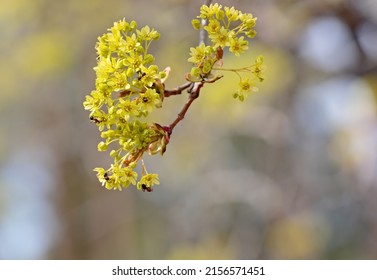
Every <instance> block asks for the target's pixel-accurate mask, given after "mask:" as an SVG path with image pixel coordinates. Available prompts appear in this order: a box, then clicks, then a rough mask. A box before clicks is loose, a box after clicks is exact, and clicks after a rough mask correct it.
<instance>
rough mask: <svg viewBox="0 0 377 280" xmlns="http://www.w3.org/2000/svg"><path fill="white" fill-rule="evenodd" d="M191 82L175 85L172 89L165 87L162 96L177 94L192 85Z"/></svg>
mask: <svg viewBox="0 0 377 280" xmlns="http://www.w3.org/2000/svg"><path fill="white" fill-rule="evenodd" d="M192 84H193V83H192V82H187V83H185V84H183V85H181V86H179V87H176V88H174V89H170V90H168V89H165V91H164V97H169V96H172V95H178V94H181V93H182V91H184V90H185V89H189V88H190V87H191V86H192Z"/></svg>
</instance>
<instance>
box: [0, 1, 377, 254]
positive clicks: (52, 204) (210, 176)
mask: <svg viewBox="0 0 377 280" xmlns="http://www.w3.org/2000/svg"><path fill="white" fill-rule="evenodd" d="M203 2H204V1H200V0H195V1H191V0H155V1H147V0H106V1H104V0H90V1H89V0H81V1H76V0H66V1H47V0H34V1H27V0H16V1H11V0H0V6H1V8H0V34H1V40H0V60H1V63H0V259H376V258H377V217H376V213H377V203H376V201H377V172H376V171H377V149H376V144H377V115H376V113H377V107H376V104H377V103H376V97H377V2H376V1H375V0H358V1H356V0H354V1H351V0H349V1H347V0H343V1H342V0H318V1H310V0H275V1H272V0H271V1H265V0H247V1H246V0H244V1H242V0H239V1H219V3H220V4H223V5H229V6H235V7H236V8H237V9H241V10H243V11H245V12H252V13H253V15H255V16H257V17H258V23H257V27H256V30H257V32H258V35H257V37H256V38H255V39H254V40H253V41H252V42H251V44H250V50H249V52H248V54H247V55H243V56H242V58H240V59H234V58H233V57H232V56H228V55H226V54H225V57H224V62H225V66H229V67H233V66H237V65H245V63H246V64H250V62H251V61H253V60H254V58H255V57H256V56H257V55H258V54H263V55H264V56H265V61H266V65H267V70H266V77H267V79H266V81H265V83H264V84H263V85H262V86H261V87H260V91H259V92H258V93H255V94H254V95H253V96H251V97H249V98H248V99H247V100H246V101H245V102H244V103H240V102H239V101H236V100H234V99H233V98H232V93H233V91H234V86H235V85H234V83H235V82H237V79H236V76H232V74H231V73H230V74H229V75H227V77H226V78H224V79H222V80H220V81H218V82H217V83H216V84H214V85H208V86H206V87H205V88H204V89H203V91H202V94H201V96H200V98H199V99H198V100H196V102H195V103H194V104H193V106H192V107H191V108H190V110H189V111H188V113H187V115H186V118H185V120H184V121H183V122H182V123H180V125H179V126H178V127H177V128H176V130H175V132H174V134H173V136H172V141H171V143H170V144H169V145H168V149H167V152H166V153H165V155H164V156H163V157H160V156H154V157H145V161H146V164H147V167H148V170H149V171H150V172H156V173H158V174H159V175H160V181H161V185H160V186H156V187H155V190H154V192H152V193H143V192H140V191H137V190H136V189H135V188H130V189H127V190H125V191H122V192H119V191H107V190H106V189H104V188H103V187H102V186H101V185H100V183H99V182H98V181H97V178H96V176H95V173H94V172H93V171H92V170H93V168H95V167H97V166H103V167H107V166H108V165H109V164H110V159H109V156H108V154H107V153H99V152H98V151H97V143H98V142H99V141H100V138H99V133H98V129H97V127H96V126H95V125H94V124H92V123H90V121H89V118H88V112H87V111H84V109H83V106H82V102H83V101H84V99H85V95H86V94H88V93H90V91H91V90H92V89H93V88H94V81H95V75H94V71H93V70H92V68H93V67H94V66H95V64H96V53H95V50H94V45H95V43H96V40H97V37H98V36H100V35H102V34H103V33H104V32H106V29H107V28H109V27H110V26H112V24H113V22H114V21H117V20H119V19H122V18H123V17H125V18H126V19H127V20H136V21H137V22H138V24H139V27H141V26H143V25H147V24H148V25H149V26H151V27H154V28H155V29H157V30H158V31H159V32H160V33H161V38H160V40H159V41H158V42H156V43H155V44H154V45H153V47H152V53H153V54H154V55H155V57H156V60H157V61H156V62H157V64H158V65H159V66H160V68H161V69H164V68H165V67H166V66H170V67H171V68H172V72H171V74H170V77H169V80H168V81H167V87H168V88H173V87H175V86H177V85H180V84H182V83H183V82H184V78H183V76H184V73H185V72H186V71H188V70H189V69H190V64H189V63H188V62H187V58H188V53H189V48H190V47H191V46H194V45H196V44H197V42H198V33H197V32H196V31H194V30H193V29H192V27H191V19H192V18H194V17H196V15H198V11H199V7H200V6H201V4H203ZM186 99H187V96H186V95H185V94H184V95H182V96H175V97H170V98H168V99H166V100H165V101H164V106H165V107H166V108H164V110H162V111H161V112H157V113H156V115H155V118H156V119H157V120H158V121H159V122H160V123H162V124H168V123H171V122H172V121H173V120H174V119H175V117H176V114H177V113H178V112H179V110H180V109H181V107H182V105H183V103H184V102H185V101H186Z"/></svg>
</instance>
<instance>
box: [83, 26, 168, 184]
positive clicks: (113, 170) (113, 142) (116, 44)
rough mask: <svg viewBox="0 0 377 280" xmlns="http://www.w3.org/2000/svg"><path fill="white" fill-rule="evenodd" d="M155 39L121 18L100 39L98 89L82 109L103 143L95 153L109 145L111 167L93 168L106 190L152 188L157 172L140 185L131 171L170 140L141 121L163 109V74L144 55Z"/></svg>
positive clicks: (154, 34) (153, 33)
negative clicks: (110, 148) (142, 158)
mask: <svg viewBox="0 0 377 280" xmlns="http://www.w3.org/2000/svg"><path fill="white" fill-rule="evenodd" d="M159 37H160V35H159V33H158V32H157V31H155V30H153V29H150V28H149V27H148V26H145V27H143V28H142V29H140V30H139V29H137V24H136V23H135V22H134V21H132V22H130V23H128V22H127V21H125V19H123V20H121V21H118V22H116V23H114V26H113V27H111V28H110V29H109V30H108V32H107V33H105V34H104V35H102V36H101V37H99V38H98V42H97V45H96V50H97V54H98V58H97V66H96V67H95V68H94V70H95V72H96V89H95V90H93V91H92V92H91V93H90V95H87V96H86V100H85V102H84V107H85V109H86V110H89V111H90V119H91V120H92V121H93V122H94V123H95V124H96V125H97V126H98V128H99V130H100V131H101V137H102V138H103V139H104V141H101V142H100V143H99V144H98V150H99V151H106V150H108V148H109V147H113V149H112V150H111V151H110V156H111V157H112V158H113V159H114V163H113V164H112V165H111V167H110V168H109V169H107V170H105V169H104V168H95V171H96V172H97V176H98V179H99V180H100V182H101V183H102V184H103V185H104V186H105V187H106V188H107V189H118V190H122V188H127V187H128V186H129V185H137V186H138V188H139V189H142V185H146V186H147V187H148V188H151V187H152V185H154V184H158V183H159V182H158V176H157V174H148V173H147V172H145V174H143V176H142V178H141V179H140V181H139V182H141V183H140V184H138V183H137V177H138V175H137V173H136V172H135V171H134V169H135V167H136V165H137V162H138V161H139V160H140V159H141V157H142V155H143V153H144V152H146V151H148V152H149V153H150V154H155V153H158V152H160V153H163V152H164V151H165V146H166V143H167V139H168V135H167V132H166V131H165V130H164V129H163V128H162V127H161V126H159V125H158V124H148V123H146V122H143V121H141V118H143V117H146V116H147V115H148V114H149V113H151V112H152V111H153V110H154V109H156V108H160V107H161V106H162V100H163V97H164V88H163V82H164V80H165V79H166V77H167V73H166V72H164V71H159V69H158V67H157V66H156V65H154V64H152V63H153V62H154V57H153V56H152V55H151V54H149V53H148V49H149V46H150V44H151V42H152V41H154V40H157V39H158V38H159ZM151 178H152V179H151ZM143 182H146V183H143Z"/></svg>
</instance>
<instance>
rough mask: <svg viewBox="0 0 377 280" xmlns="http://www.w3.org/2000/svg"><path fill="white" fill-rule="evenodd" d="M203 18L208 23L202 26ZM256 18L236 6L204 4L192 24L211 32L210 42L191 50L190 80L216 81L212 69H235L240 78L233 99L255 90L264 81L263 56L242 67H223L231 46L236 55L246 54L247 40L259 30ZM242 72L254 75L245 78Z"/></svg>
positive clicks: (209, 33)
mask: <svg viewBox="0 0 377 280" xmlns="http://www.w3.org/2000/svg"><path fill="white" fill-rule="evenodd" d="M201 19H204V20H206V21H207V24H206V25H205V26H202V21H201ZM256 21H257V18H256V17H253V15H252V14H248V13H242V12H241V11H239V10H236V9H235V8H234V7H231V8H229V7H224V8H223V7H222V5H219V4H217V3H216V4H211V5H209V6H207V5H203V6H202V7H201V9H200V15H199V16H198V17H197V18H196V19H193V20H192V25H193V27H194V28H195V29H200V28H204V30H206V32H207V33H208V37H209V39H210V41H211V44H210V45H208V46H207V45H205V44H204V43H202V44H200V45H199V46H197V47H195V48H191V49H190V58H189V59H188V61H189V62H192V63H193V64H194V66H193V67H192V68H191V71H190V74H189V75H188V76H187V79H188V80H189V81H194V82H197V81H204V82H205V81H209V82H210V81H213V80H216V77H218V76H215V75H214V72H213V70H223V71H232V72H234V73H236V74H237V75H238V77H239V86H238V90H237V91H236V92H235V93H234V94H233V97H234V98H238V99H239V100H241V101H243V100H244V99H245V93H248V92H251V91H256V90H257V87H256V86H255V84H256V83H257V82H261V81H263V75H264V74H263V71H264V66H263V65H262V64H263V57H262V56H259V57H258V58H257V59H256V61H255V64H253V65H251V66H247V67H243V68H240V69H227V68H223V67H222V66H223V61H222V58H223V52H224V49H225V48H228V49H229V51H230V52H231V53H233V54H234V55H235V56H240V55H241V54H242V53H244V52H245V51H246V50H247V49H248V47H249V43H248V41H247V40H245V36H246V37H248V38H254V37H255V35H256V31H255V30H254V27H255V25H256ZM241 72H248V73H249V74H251V77H246V78H244V77H242V76H241V75H240V73H241Z"/></svg>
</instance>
